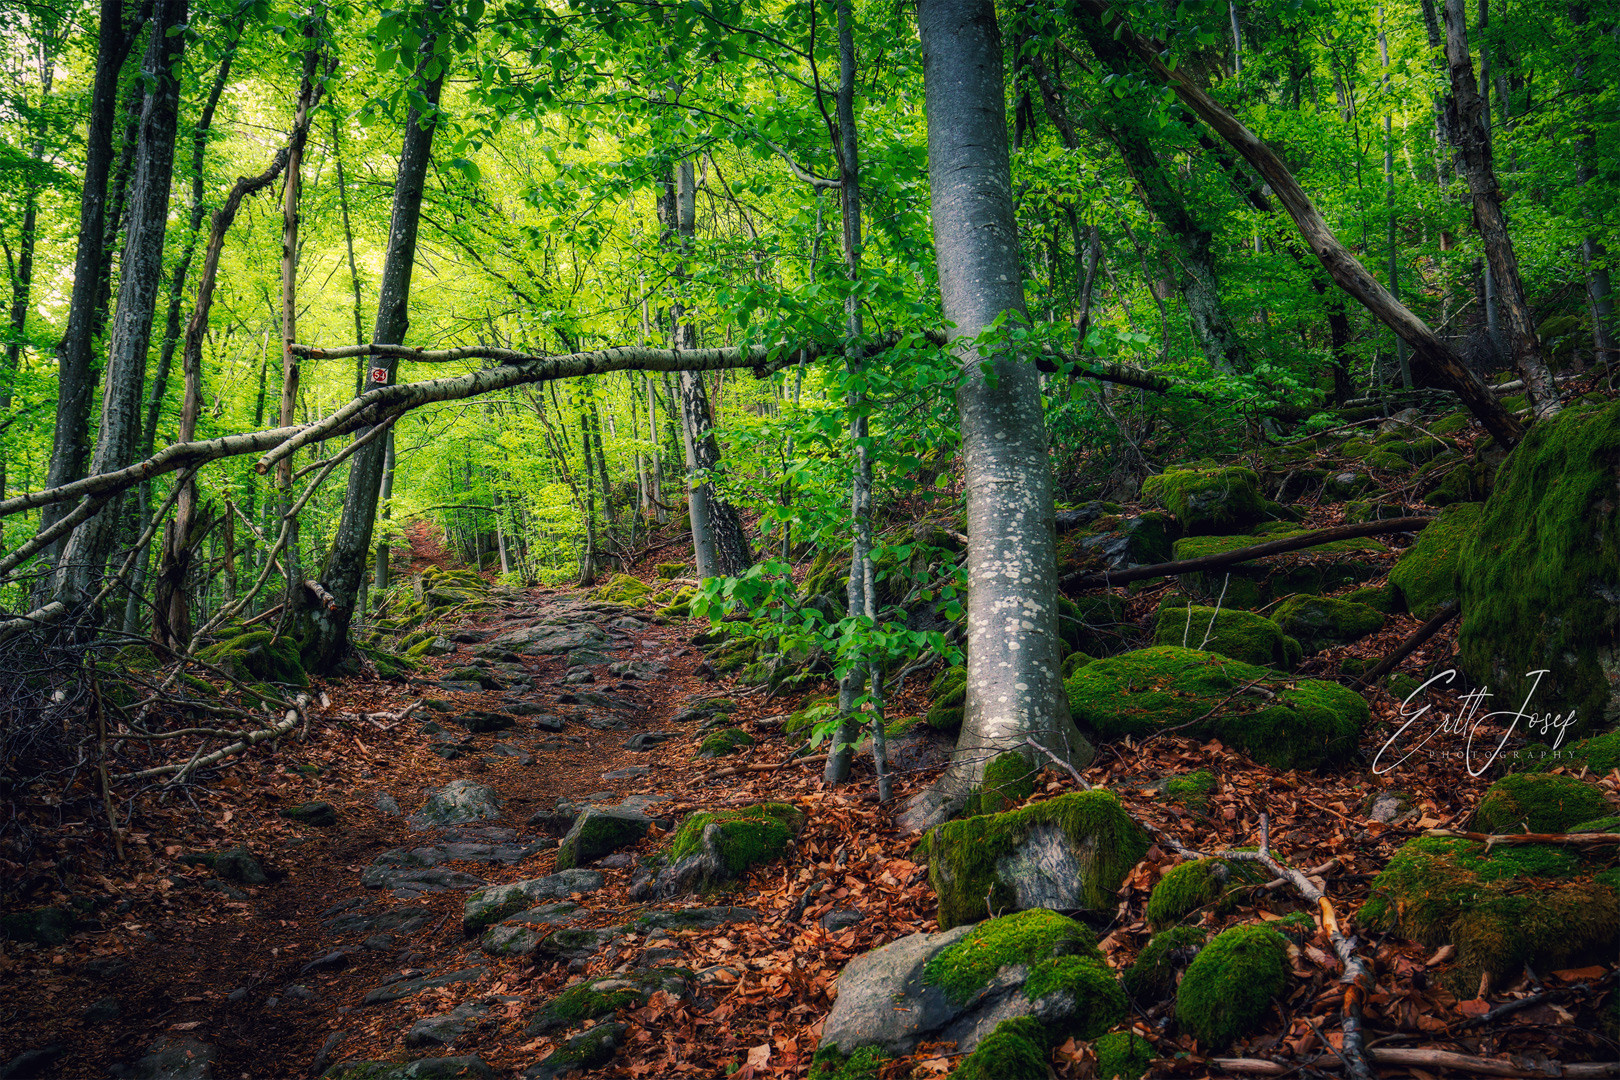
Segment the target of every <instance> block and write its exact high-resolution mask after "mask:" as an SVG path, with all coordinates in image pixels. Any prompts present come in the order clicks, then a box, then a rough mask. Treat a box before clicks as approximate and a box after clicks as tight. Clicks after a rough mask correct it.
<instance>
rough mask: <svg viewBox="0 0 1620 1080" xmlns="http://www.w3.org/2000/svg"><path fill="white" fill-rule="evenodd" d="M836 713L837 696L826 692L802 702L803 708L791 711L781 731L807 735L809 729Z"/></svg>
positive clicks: (788, 733) (789, 733)
mask: <svg viewBox="0 0 1620 1080" xmlns="http://www.w3.org/2000/svg"><path fill="white" fill-rule="evenodd" d="M837 714H838V698H837V697H835V696H833V695H831V694H828V695H825V696H823V697H817V698H811V699H810V700H809V701H807V702H805V703H804V708H802V709H799V710H798V711H797V712H794V713H792V714H791V715H790V716H789V717H788V718H787V720H786V722H784V723H783V725H782V731H783V733H784V734H787V735H801V734H803V735H808V734H809V733H810V729H811V728H813V727H815V726H816V725H817V724H819V723H821V722H822V721H823V720H827V719H830V718H831V717H833V716H836V715H837Z"/></svg>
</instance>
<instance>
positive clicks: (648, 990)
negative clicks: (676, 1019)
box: [523, 968, 691, 1038]
mask: <svg viewBox="0 0 1620 1080" xmlns="http://www.w3.org/2000/svg"><path fill="white" fill-rule="evenodd" d="M689 979H690V975H689V973H688V972H686V971H684V970H680V969H676V968H662V969H660V968H649V969H643V970H641V971H634V972H623V973H620V972H615V973H614V974H611V975H602V976H598V977H597V978H594V979H588V980H586V981H585V982H583V983H579V984H577V985H576V986H572V987H569V988H568V991H567V992H568V993H569V994H570V997H571V999H572V1000H571V1002H570V1005H569V1007H566V1008H562V1009H559V1008H557V999H555V998H554V999H552V1000H551V1001H548V1002H547V1003H546V1004H545V1005H542V1006H541V1007H540V1009H539V1010H538V1011H537V1012H536V1013H535V1014H534V1016H533V1017H532V1018H531V1019H530V1020H529V1025H528V1027H526V1028H524V1030H523V1033H524V1034H525V1035H527V1036H529V1037H531V1038H533V1037H535V1036H544V1035H550V1034H552V1033H553V1032H557V1031H563V1030H565V1029H567V1028H570V1027H574V1026H576V1025H578V1024H581V1023H587V1022H590V1021H593V1020H602V1019H606V1018H607V1017H609V1016H611V1015H612V1014H614V1013H617V1012H619V1011H620V1010H626V1009H639V1008H640V1007H641V1006H643V1005H645V1004H646V1003H647V999H648V998H650V997H651V996H652V995H653V994H654V993H655V992H657V991H662V992H664V993H666V994H669V995H671V996H672V997H676V998H685V997H687V996H688V995H689V994H690V993H691V984H690V982H689V981H688V980H689ZM581 999H583V1000H584V1001H587V1002H594V1004H593V1005H587V1006H586V1007H585V1009H586V1011H585V1013H583V1014H582V1012H581V1010H580V1008H579V1003H580V1001H581Z"/></svg>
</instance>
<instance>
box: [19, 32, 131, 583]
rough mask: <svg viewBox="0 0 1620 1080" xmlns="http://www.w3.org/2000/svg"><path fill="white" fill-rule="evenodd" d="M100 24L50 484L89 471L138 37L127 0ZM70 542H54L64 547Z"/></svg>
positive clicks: (60, 353)
mask: <svg viewBox="0 0 1620 1080" xmlns="http://www.w3.org/2000/svg"><path fill="white" fill-rule="evenodd" d="M100 19H101V21H100V25H99V27H98V28H97V31H96V76H95V82H94V85H93V87H92V89H91V92H90V113H89V117H88V121H87V126H86V130H85V145H84V174H83V176H82V178H81V186H80V188H79V239H78V246H77V248H76V250H75V252H74V256H73V291H72V294H71V296H70V298H69V301H68V320H67V328H66V330H65V331H64V332H63V334H62V341H61V343H60V344H59V345H57V347H56V431H55V434H54V435H53V437H52V438H53V443H52V447H51V463H50V468H49V469H48V470H47V473H46V479H45V486H46V487H48V488H53V487H60V486H61V485H62V484H66V483H69V482H71V481H73V480H77V479H79V478H80V477H82V476H83V475H84V459H85V452H86V448H87V446H88V444H89V439H88V432H89V430H90V395H91V393H92V392H94V390H95V373H94V371H93V368H92V363H93V359H94V356H93V350H94V347H95V338H96V334H97V333H98V331H99V328H100V324H99V318H98V308H99V299H100V292H99V287H100V285H101V281H102V266H103V263H104V262H105V261H106V257H107V253H106V248H105V246H104V243H103V234H104V232H105V230H106V222H107V179H108V176H109V174H110V173H111V171H112V162H113V136H114V129H115V128H116V127H117V123H118V77H119V73H120V72H121V71H122V70H123V67H124V60H125V58H126V57H127V56H128V55H129V48H130V45H131V44H132V41H131V39H130V37H129V35H128V34H126V33H125V29H124V0H101V15H100ZM70 509H71V507H69V506H67V505H65V504H53V505H51V506H47V507H45V508H44V509H43V511H41V514H40V530H41V531H44V530H45V529H47V528H49V527H50V526H51V525H52V524H54V523H55V522H56V521H57V519H58V518H60V517H61V516H62V515H63V514H65V513H67V512H68V511H69V510H70ZM63 544H65V541H63V542H60V543H57V544H54V545H52V546H51V548H50V549H49V550H50V552H51V555H52V556H53V557H55V556H57V555H59V554H60V552H61V550H62V547H63Z"/></svg>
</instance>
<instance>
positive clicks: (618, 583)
mask: <svg viewBox="0 0 1620 1080" xmlns="http://www.w3.org/2000/svg"><path fill="white" fill-rule="evenodd" d="M654 591H655V590H654V589H653V587H652V586H650V585H648V584H647V583H646V582H644V581H641V580H640V579H639V578H633V577H631V576H630V575H629V574H614V575H613V576H612V577H610V578H608V580H606V581H604V582H603V583H602V584H600V585H598V586H597V587H596V588H595V589H592V590H591V592H590V597H591V599H592V600H597V601H600V602H603V603H608V604H628V605H630V606H631V607H640V606H641V605H642V604H645V603H646V602H647V600H648V599H649V598H650V597H651V596H652V594H653V592H654Z"/></svg>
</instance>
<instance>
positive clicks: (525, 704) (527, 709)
mask: <svg viewBox="0 0 1620 1080" xmlns="http://www.w3.org/2000/svg"><path fill="white" fill-rule="evenodd" d="M501 707H502V708H503V709H504V710H505V711H507V712H509V713H511V714H512V715H513V716H543V715H544V714H545V711H546V709H545V706H543V705H536V704H535V703H534V702H532V701H514V700H511V699H507V700H506V701H504V702H502V705H501Z"/></svg>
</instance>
